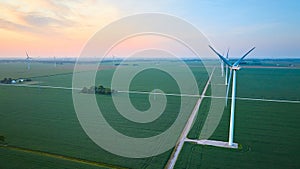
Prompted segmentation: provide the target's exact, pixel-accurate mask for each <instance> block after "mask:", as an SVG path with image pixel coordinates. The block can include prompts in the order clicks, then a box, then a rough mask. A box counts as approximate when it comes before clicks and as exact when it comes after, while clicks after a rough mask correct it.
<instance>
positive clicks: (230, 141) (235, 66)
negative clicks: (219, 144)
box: [209, 46, 255, 146]
mask: <svg viewBox="0 0 300 169" xmlns="http://www.w3.org/2000/svg"><path fill="white" fill-rule="evenodd" d="M209 47H210V48H211V49H212V50H213V51H214V52H215V53H216V54H217V55H218V56H219V57H220V59H222V60H223V61H224V62H225V63H226V65H228V66H229V68H230V74H229V79H228V80H229V84H228V87H227V93H226V100H227V98H228V90H229V86H230V80H231V74H232V71H233V79H232V95H231V112H230V127H229V139H228V145H229V146H233V129H234V109H235V93H236V71H237V70H239V69H240V66H239V64H240V63H241V62H242V60H243V59H244V58H245V57H246V56H247V55H248V54H249V53H250V52H251V51H252V50H254V49H255V47H253V48H252V49H250V50H249V51H248V52H247V53H246V54H244V55H243V56H242V57H241V58H240V59H239V60H237V61H236V62H234V63H233V64H231V63H230V62H229V60H228V59H226V58H224V57H223V56H222V55H220V54H219V53H218V52H217V51H216V50H215V49H214V48H213V47H211V46H209ZM226 104H227V102H226Z"/></svg>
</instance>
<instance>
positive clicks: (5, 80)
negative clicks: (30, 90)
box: [0, 77, 31, 84]
mask: <svg viewBox="0 0 300 169" xmlns="http://www.w3.org/2000/svg"><path fill="white" fill-rule="evenodd" d="M29 81H31V79H29V78H27V79H23V78H19V79H13V78H10V77H9V78H7V77H5V78H4V79H2V80H0V83H4V84H12V83H22V82H29Z"/></svg>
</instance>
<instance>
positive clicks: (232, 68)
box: [229, 66, 241, 70]
mask: <svg viewBox="0 0 300 169" xmlns="http://www.w3.org/2000/svg"><path fill="white" fill-rule="evenodd" d="M229 68H230V69H231V70H240V69H241V67H240V66H231V67H229Z"/></svg>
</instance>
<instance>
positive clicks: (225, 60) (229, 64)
mask: <svg viewBox="0 0 300 169" xmlns="http://www.w3.org/2000/svg"><path fill="white" fill-rule="evenodd" d="M208 46H209V47H210V49H211V50H212V51H214V52H215V54H217V55H218V56H219V58H220V59H222V60H223V61H224V62H225V63H226V64H227V65H228V66H232V65H231V63H230V62H229V61H228V60H227V59H225V58H224V57H223V56H222V55H221V54H219V53H218V52H217V51H216V50H215V49H214V48H213V47H211V46H210V45H208Z"/></svg>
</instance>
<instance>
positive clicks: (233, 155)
mask: <svg viewBox="0 0 300 169" xmlns="http://www.w3.org/2000/svg"><path fill="white" fill-rule="evenodd" d="M189 66H190V67H191V70H192V71H193V73H194V75H195V77H196V80H197V82H198V87H199V89H200V91H199V93H201V91H202V89H203V87H204V85H205V84H206V81H207V79H208V74H207V72H206V70H205V69H204V68H203V67H199V66H201V65H199V64H196V63H189ZM31 67H32V69H31V70H30V71H26V65H25V64H24V63H1V64H0V72H1V73H0V78H1V79H2V78H4V77H13V78H20V77H22V78H25V77H30V78H31V79H32V80H33V82H36V83H34V84H33V85H44V86H46V85H47V86H57V87H72V72H73V69H72V68H73V65H72V64H64V65H58V66H57V68H54V67H53V65H52V64H43V63H34V64H32V65H31ZM124 69H126V67H124ZM174 71H176V69H174ZM113 72H114V69H105V70H102V71H100V72H99V73H98V74H97V77H96V83H97V84H102V85H104V86H109V85H110V83H111V75H112V74H113ZM79 73H80V74H81V75H82V76H85V73H88V70H85V69H83V70H82V71H81V72H79ZM178 73H180V72H178ZM218 73H219V72H218ZM218 73H216V74H215V76H220V74H218ZM183 76H184V75H183ZM153 77H154V78H155V79H156V80H155V81H153ZM299 77H300V69H275V68H273V69H272V68H265V69H261V68H255V69H254V68H249V69H242V70H240V71H239V72H238V78H237V81H238V82H237V84H238V86H237V96H238V97H251V98H268V99H285V100H300V88H299V84H300V78H299ZM157 85H159V88H160V89H161V90H163V91H165V92H167V93H178V92H179V89H178V86H177V85H175V83H174V79H172V78H171V77H170V76H168V75H166V74H164V73H161V72H159V71H155V70H148V71H145V72H144V73H143V74H141V75H139V76H137V77H136V78H135V79H134V80H133V82H132V84H131V86H130V90H136V91H151V90H152V89H154V88H155V87H156V86H157ZM209 93H210V92H209V91H208V93H207V94H208V95H209ZM119 97H122V94H119ZM130 98H131V102H132V104H133V105H134V106H135V108H137V109H138V110H146V109H147V108H149V106H150V105H149V102H148V95H142V94H131V95H130ZM167 99H168V105H167V108H166V111H165V112H164V114H163V115H162V116H161V117H160V118H159V119H157V120H155V121H153V122H151V123H149V124H136V123H133V122H131V121H129V120H127V119H125V118H124V117H122V116H121V115H120V114H118V113H117V110H116V109H115V108H114V106H113V103H112V99H111V97H110V96H104V95H98V96H97V102H98V105H99V107H102V110H103V115H104V116H105V118H106V119H107V121H109V123H110V124H111V125H112V126H113V127H114V129H115V130H117V131H119V132H121V133H124V134H126V135H128V136H135V137H149V136H153V135H157V134H159V133H161V132H163V131H164V130H166V129H167V128H168V127H170V125H171V124H172V123H173V122H174V120H175V119H176V117H177V114H176V113H174V112H177V110H178V109H179V107H180V106H179V104H178V103H179V102H180V100H179V97H174V96H167ZM195 102H196V98H190V100H189V102H188V103H187V104H188V105H190V110H187V112H188V113H187V114H186V115H185V117H184V118H187V117H188V115H189V113H190V111H191V110H192V108H193V105H194V104H195ZM209 105H210V98H205V99H204V102H202V105H201V107H200V110H199V114H198V117H197V119H196V122H195V125H194V127H193V128H192V130H191V132H190V133H189V135H188V137H189V138H198V137H199V134H200V131H201V128H202V126H203V122H204V119H205V117H206V116H207V111H208V109H209ZM0 108H1V110H0V135H3V136H5V137H6V142H7V143H8V147H3V146H1V147H0V156H1V158H0V168H114V167H115V168H154V169H157V168H163V167H164V166H165V164H166V163H167V161H168V159H169V156H170V154H171V152H172V150H169V151H167V152H165V153H163V154H161V155H158V156H155V157H150V158H141V159H133V158H124V157H121V156H117V155H114V154H111V153H109V152H107V151H105V150H103V149H102V148H100V147H98V146H97V145H96V144H95V143H94V142H93V141H92V140H91V139H90V138H89V137H88V136H87V135H86V134H85V132H84V131H83V129H82V128H81V126H80V124H79V121H78V119H77V117H76V113H75V110H74V106H73V100H72V91H71V90H62V89H50V88H38V87H37V88H28V87H16V86H3V85H1V86H0ZM299 110H300V104H299V103H277V102H262V101H247V100H237V104H236V125H235V126H236V127H235V141H236V142H238V143H239V144H240V145H241V146H242V148H241V149H239V150H229V149H224V148H216V147H210V146H200V145H194V144H190V143H185V145H184V147H183V150H182V152H181V153H180V156H179V159H178V161H177V163H176V166H175V168H299V167H300V163H299V157H300V153H299V150H300V147H299V145H298V144H297V143H298V142H299V140H300V135H299V133H300V132H299V131H300V129H299V124H300V118H299V115H298V111H299ZM228 124H229V108H226V109H225V110H224V114H223V117H222V120H221V122H220V124H219V126H218V128H217V129H216V131H215V133H214V134H213V135H212V137H211V138H210V139H216V140H224V141H226V140H227V133H228ZM113 141H114V140H112V143H113Z"/></svg>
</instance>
